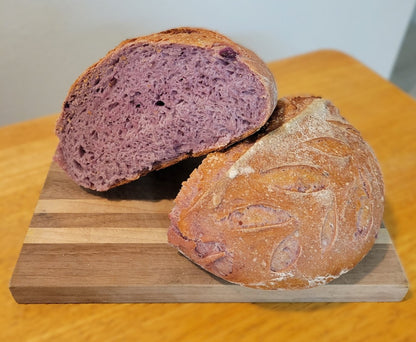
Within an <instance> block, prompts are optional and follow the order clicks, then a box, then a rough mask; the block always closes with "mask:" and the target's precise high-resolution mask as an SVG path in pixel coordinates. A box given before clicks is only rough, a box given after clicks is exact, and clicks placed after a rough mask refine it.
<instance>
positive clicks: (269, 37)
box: [0, 0, 416, 126]
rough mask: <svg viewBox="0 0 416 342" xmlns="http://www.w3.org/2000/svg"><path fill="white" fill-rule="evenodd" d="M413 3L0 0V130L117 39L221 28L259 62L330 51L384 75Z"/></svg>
mask: <svg viewBox="0 0 416 342" xmlns="http://www.w3.org/2000/svg"><path fill="white" fill-rule="evenodd" d="M415 2H416V1H415V0H349V1H344V0H342V1H331V0H314V1H307V0H294V1H286V0H283V1H280V0H279V1H272V0H270V1H267V0H253V1H244V0H229V1H226V0H204V1H191V0H175V1H168V0H126V1H122V0H119V1H100V0H83V1H80V0H66V1H54V0H36V1H33V0H32V1H31V0H17V1H16V0H0V49H1V50H0V51H1V53H0V126H1V125H5V124H9V123H13V122H17V121H22V120H26V119H30V118H34V117H39V116H42V115H47V114H51V113H55V112H58V111H60V108H61V104H62V102H63V100H64V98H65V96H66V93H67V91H68V89H69V87H70V85H71V84H72V82H73V81H74V80H75V79H76V77H77V76H78V75H79V74H80V73H81V72H82V71H83V70H84V69H85V68H87V67H88V66H89V65H91V64H92V63H94V62H95V61H96V60H97V59H99V58H100V57H102V56H103V55H104V54H105V53H106V52H107V51H108V50H110V49H112V48H113V47H114V46H115V45H117V44H118V43H119V42H120V41H121V40H123V39H125V38H129V37H130V38H131V37H135V36H138V35H145V34H149V33H152V32H157V31H161V30H164V29H168V28H172V27H176V26H199V27H206V28H211V29H215V30H217V31H220V32H222V33H224V34H226V35H228V36H229V37H230V38H232V39H234V40H236V41H237V42H239V43H241V44H243V45H245V46H247V47H249V48H251V49H252V50H254V51H256V52H257V54H258V55H259V56H260V57H262V58H263V59H264V60H265V61H267V62H269V61H272V60H276V59H280V58H284V57H289V56H293V55H296V54H300V53H305V52H309V51H312V50H316V49H321V48H332V49H339V50H342V51H344V52H346V53H349V54H350V55H352V56H354V57H355V58H357V59H359V60H360V61H362V62H363V63H365V64H366V65H368V66H369V67H371V68H372V69H374V70H375V71H376V72H378V73H379V74H381V75H382V76H384V77H386V78H388V77H389V75H390V73H391V71H392V68H393V65H394V61H395V58H396V55H397V53H398V50H399V48H400V44H401V41H402V39H403V35H404V33H405V31H406V27H407V25H408V23H409V20H410V17H411V14H412V9H413V7H414V5H415Z"/></svg>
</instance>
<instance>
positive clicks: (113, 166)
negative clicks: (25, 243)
mask: <svg viewBox="0 0 416 342" xmlns="http://www.w3.org/2000/svg"><path fill="white" fill-rule="evenodd" d="M276 101H277V90H276V84H275V81H274V79H273V75H272V74H271V72H270V71H269V69H268V68H267V66H266V65H265V64H264V62H262V61H261V60H260V59H259V57H257V56H256V55H255V54H254V53H253V52H252V51H249V50H248V49H245V48H243V47H242V46H240V45H238V44H236V43H234V42H232V41H231V40H230V39H228V38H226V37H224V36H223V35H220V34H218V33H215V32H212V31H208V30H204V29H198V28H189V27H184V28H177V29H171V30H168V31H164V32H161V33H157V34H153V35H150V36H145V37H139V38H135V39H129V40H126V41H124V42H122V43H121V44H120V45H119V46H117V47H116V48H115V49H114V50H112V51H110V52H109V53H108V54H107V55H106V56H105V57H104V58H103V59H101V60H100V61H98V62H97V63H96V64H94V65H93V66H91V67H90V68H88V69H87V70H86V71H85V72H84V73H83V74H82V75H81V76H80V77H79V78H78V79H77V80H76V81H75V83H74V84H73V85H72V87H71V89H70V90H69V93H68V96H67V98H66V100H65V102H64V104H63V108H62V113H61V116H60V118H59V120H58V122H57V125H56V134H57V136H58V138H59V145H58V148H57V151H56V155H55V161H56V162H57V163H58V164H59V165H60V166H61V167H62V168H63V169H64V170H65V171H66V172H67V173H68V175H69V176H70V177H71V178H72V179H73V180H74V181H75V182H77V183H78V184H80V185H82V186H83V187H86V188H90V189H94V190H99V191H104V190H107V189H109V188H111V187H114V186H117V185H120V184H123V183H126V182H128V181H130V180H134V179H137V178H138V177H140V176H142V175H144V174H146V173H148V172H150V171H152V170H156V169H161V168H163V167H166V166H168V165H171V164H173V163H175V162H177V161H179V160H181V159H184V158H186V157H189V156H198V155H203V154H206V153H208V152H210V151H214V150H219V149H222V148H224V147H226V146H228V145H230V144H232V143H233V142H236V141H238V140H241V139H243V138H245V137H247V136H249V135H251V134H252V133H254V132H256V131H257V130H258V129H260V127H262V126H263V125H264V124H265V122H266V121H267V119H268V118H269V116H270V115H271V113H272V112H273V109H274V108H275V105H276Z"/></svg>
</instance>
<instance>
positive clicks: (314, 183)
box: [260, 165, 328, 193]
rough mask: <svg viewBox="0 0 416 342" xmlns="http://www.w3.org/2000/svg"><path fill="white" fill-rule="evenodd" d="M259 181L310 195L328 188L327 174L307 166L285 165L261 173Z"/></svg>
mask: <svg viewBox="0 0 416 342" xmlns="http://www.w3.org/2000/svg"><path fill="white" fill-rule="evenodd" d="M260 181H261V182H263V183H266V184H270V185H271V186H276V187H278V188H280V189H283V190H287V191H294V192H302V193H310V192H316V191H321V190H323V189H325V188H326V187H327V186H328V173H327V172H325V171H323V170H322V169H320V168H317V167H313V166H309V165H287V166H280V167H276V168H273V169H269V170H267V171H265V172H263V174H262V177H261V179H260Z"/></svg>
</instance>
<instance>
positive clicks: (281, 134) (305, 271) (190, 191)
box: [168, 96, 384, 289]
mask: <svg viewBox="0 0 416 342" xmlns="http://www.w3.org/2000/svg"><path fill="white" fill-rule="evenodd" d="M383 203H384V185H383V179H382V174H381V170H380V167H379V165H378V162H377V159H376V157H375V155H374V152H373V151H372V149H371V147H370V146H369V145H368V144H367V143H366V142H365V141H364V140H363V139H362V137H361V135H360V133H359V132H358V131H357V130H356V129H355V128H354V127H353V126H351V125H350V124H349V123H348V122H347V121H346V120H345V119H344V118H343V117H342V116H341V115H340V114H339V112H338V109H337V108H336V107H335V106H334V105H333V104H332V103H331V102H329V101H328V100H325V99H321V98H317V97H307V96H306V97H305V96H302V97H299V96H298V97H290V98H284V99H281V100H279V102H278V105H277V110H276V111H275V113H274V114H273V116H272V118H271V120H270V121H269V123H268V125H266V126H265V128H264V129H263V130H262V131H261V132H259V133H258V134H257V136H256V138H254V137H253V138H250V139H247V140H246V141H244V142H242V143H239V144H237V145H235V146H233V147H231V148H229V149H228V150H227V151H225V152H216V153H212V154H210V155H208V156H207V157H206V158H205V160H204V161H203V163H202V164H201V165H200V166H199V168H198V169H196V170H195V171H194V172H193V173H192V174H191V176H190V177H189V179H188V180H187V181H186V182H185V183H184V184H183V186H182V189H181V191H180V193H179V194H178V196H177V198H176V199H175V207H174V208H173V210H172V212H171V214H170V218H171V226H170V228H169V231H168V240H169V242H170V243H171V244H172V245H173V246H175V247H177V248H178V249H179V251H180V252H181V253H182V254H184V255H185V256H186V257H188V258H189V259H191V260H192V261H194V262H195V263H197V264H198V265H200V266H201V267H203V268H204V269H206V270H208V271H209V272H211V273H213V274H215V275H216V276H219V277H221V278H223V279H225V280H227V281H230V282H233V283H237V284H240V285H244V286H248V287H254V288H262V289H300V288H308V287H313V286H317V285H322V284H326V283H328V282H329V281H331V280H333V279H335V278H337V277H339V276H340V275H341V274H343V273H345V272H347V271H348V270H350V269H352V268H353V267H354V266H355V265H357V263H358V262H359V261H360V260H361V259H362V258H363V257H364V256H365V255H366V254H367V253H368V252H369V250H370V249H371V247H372V246H373V244H374V241H375V239H376V236H377V233H378V230H379V228H380V225H381V220H382V216H383V209H384V205H383Z"/></svg>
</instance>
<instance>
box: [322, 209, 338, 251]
mask: <svg viewBox="0 0 416 342" xmlns="http://www.w3.org/2000/svg"><path fill="white" fill-rule="evenodd" d="M335 212H336V211H335V207H334V206H333V207H331V208H330V209H329V210H328V212H327V213H326V216H325V219H324V223H323V225H322V228H321V249H322V252H326V251H327V250H329V249H330V248H331V247H332V243H333V241H334V240H335V236H336V233H337V222H336V213H335Z"/></svg>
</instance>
